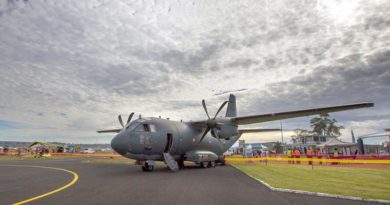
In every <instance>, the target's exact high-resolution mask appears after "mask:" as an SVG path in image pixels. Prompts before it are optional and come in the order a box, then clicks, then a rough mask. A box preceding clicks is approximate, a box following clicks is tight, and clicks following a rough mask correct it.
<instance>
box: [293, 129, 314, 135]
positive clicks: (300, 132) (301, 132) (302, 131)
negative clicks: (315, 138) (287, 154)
mask: <svg viewBox="0 0 390 205" xmlns="http://www.w3.org/2000/svg"><path fill="white" fill-rule="evenodd" d="M293 132H294V135H293V136H292V137H301V136H309V135H310V134H311V133H310V131H309V130H305V129H300V128H297V129H295V130H293Z"/></svg>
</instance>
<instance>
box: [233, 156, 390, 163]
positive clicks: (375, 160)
mask: <svg viewBox="0 0 390 205" xmlns="http://www.w3.org/2000/svg"><path fill="white" fill-rule="evenodd" d="M225 160H226V161H228V162H229V161H230V162H257V161H258V162H260V161H265V160H268V161H295V162H297V161H300V162H309V161H312V162H323V163H349V164H390V160H379V159H367V160H364V159H328V158H321V159H319V158H286V157H259V158H229V157H228V158H225Z"/></svg>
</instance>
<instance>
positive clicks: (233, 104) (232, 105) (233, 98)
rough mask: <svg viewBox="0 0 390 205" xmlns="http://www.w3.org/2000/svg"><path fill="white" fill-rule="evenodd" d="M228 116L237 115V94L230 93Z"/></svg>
mask: <svg viewBox="0 0 390 205" xmlns="http://www.w3.org/2000/svg"><path fill="white" fill-rule="evenodd" d="M226 117H237V108H236V96H234V95H233V94H230V96H229V103H228V107H227V110H226Z"/></svg>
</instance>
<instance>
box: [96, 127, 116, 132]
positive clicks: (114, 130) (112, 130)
mask: <svg viewBox="0 0 390 205" xmlns="http://www.w3.org/2000/svg"><path fill="white" fill-rule="evenodd" d="M121 130H122V128H119V129H111V130H99V131H97V132H98V133H110V132H116V133H118V132H120V131H121Z"/></svg>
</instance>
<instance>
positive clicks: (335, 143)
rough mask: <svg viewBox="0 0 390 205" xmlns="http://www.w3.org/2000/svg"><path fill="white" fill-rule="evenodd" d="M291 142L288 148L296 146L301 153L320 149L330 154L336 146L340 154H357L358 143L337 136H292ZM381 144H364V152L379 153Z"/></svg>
mask: <svg viewBox="0 0 390 205" xmlns="http://www.w3.org/2000/svg"><path fill="white" fill-rule="evenodd" d="M292 142H293V143H292V144H291V145H287V146H288V148H291V149H294V148H298V149H300V150H301V152H302V153H307V150H308V149H309V148H310V149H311V150H318V149H320V150H321V152H322V153H326V154H332V153H333V152H334V149H335V148H337V150H338V151H339V153H340V154H343V155H353V154H359V147H358V143H352V142H343V141H341V140H339V139H337V136H318V135H307V136H294V137H292ZM382 147H383V146H381V145H367V144H365V145H364V151H365V154H379V153H380V150H382Z"/></svg>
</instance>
